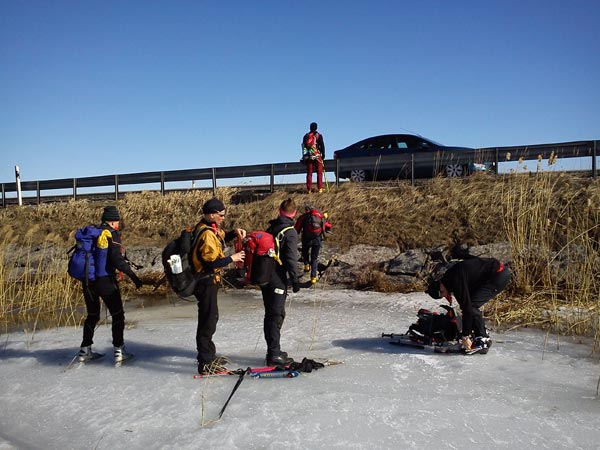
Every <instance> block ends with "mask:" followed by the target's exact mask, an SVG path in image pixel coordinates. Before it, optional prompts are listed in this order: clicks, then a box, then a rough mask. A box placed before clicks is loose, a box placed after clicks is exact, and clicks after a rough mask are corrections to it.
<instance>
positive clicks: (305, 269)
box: [304, 263, 310, 273]
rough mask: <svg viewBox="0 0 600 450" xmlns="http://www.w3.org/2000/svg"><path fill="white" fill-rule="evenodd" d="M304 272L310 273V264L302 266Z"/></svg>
mask: <svg viewBox="0 0 600 450" xmlns="http://www.w3.org/2000/svg"><path fill="white" fill-rule="evenodd" d="M306 272H310V264H308V263H306V264H304V273H306Z"/></svg>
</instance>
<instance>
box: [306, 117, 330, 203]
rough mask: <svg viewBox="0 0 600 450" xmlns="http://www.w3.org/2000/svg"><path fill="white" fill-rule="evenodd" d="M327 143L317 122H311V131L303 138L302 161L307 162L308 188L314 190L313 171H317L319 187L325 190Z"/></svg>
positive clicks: (320, 189)
mask: <svg viewBox="0 0 600 450" xmlns="http://www.w3.org/2000/svg"><path fill="white" fill-rule="evenodd" d="M324 160H325V143H324V141H323V135H322V134H321V133H319V132H318V131H317V123H316V122H312V123H311V124H310V131H309V132H308V133H306V134H305V135H304V137H303V138H302V159H301V160H300V161H301V162H302V163H304V164H306V190H307V191H308V192H309V193H310V192H312V179H313V172H317V188H318V190H319V192H323V169H324V167H325V166H324V163H323V161H324Z"/></svg>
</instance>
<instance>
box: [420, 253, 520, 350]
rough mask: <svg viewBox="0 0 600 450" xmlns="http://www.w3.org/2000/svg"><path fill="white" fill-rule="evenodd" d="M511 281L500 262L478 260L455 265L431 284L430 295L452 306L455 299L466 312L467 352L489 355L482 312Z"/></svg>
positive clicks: (464, 340) (464, 338)
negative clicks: (443, 299)
mask: <svg viewBox="0 0 600 450" xmlns="http://www.w3.org/2000/svg"><path fill="white" fill-rule="evenodd" d="M510 279H511V272H510V270H509V269H508V267H507V266H505V265H504V264H503V263H501V262H500V261H498V260H497V259H494V258H479V257H474V258H470V259H466V260H464V261H460V262H458V263H456V264H454V265H452V266H451V267H450V268H448V270H446V271H445V273H444V274H443V275H442V276H441V278H438V277H434V278H433V279H432V280H431V281H430V282H429V285H428V287H427V291H426V292H427V293H428V294H429V295H430V296H431V297H433V298H434V299H440V298H442V297H444V298H445V299H446V300H448V302H449V303H450V304H452V295H454V297H455V298H456V301H457V302H458V305H459V306H460V310H461V312H462V337H461V344H462V348H463V350H464V351H469V350H473V349H475V348H481V350H480V351H479V353H483V354H485V353H487V352H488V350H489V348H490V346H491V345H492V340H491V339H490V337H489V335H488V333H487V330H486V329H485V323H484V321H483V316H482V315H481V311H480V310H479V308H480V307H481V306H483V305H484V304H486V303H487V302H488V301H490V300H491V299H492V298H494V297H495V296H496V295H498V294H499V293H500V292H501V291H503V290H504V289H505V288H506V286H507V285H508V283H509V282H510Z"/></svg>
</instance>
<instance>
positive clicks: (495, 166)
mask: <svg viewBox="0 0 600 450" xmlns="http://www.w3.org/2000/svg"><path fill="white" fill-rule="evenodd" d="M494 159H495V161H494V172H495V173H496V175H498V166H499V165H500V161H499V160H500V150H498V147H496V156H495V158H494Z"/></svg>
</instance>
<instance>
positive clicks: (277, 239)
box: [274, 227, 294, 266]
mask: <svg viewBox="0 0 600 450" xmlns="http://www.w3.org/2000/svg"><path fill="white" fill-rule="evenodd" d="M291 229H294V227H285V228H283V229H282V230H281V231H279V233H277V236H275V257H274V258H275V261H277V263H278V264H279V265H280V266H281V265H282V264H283V263H282V262H281V258H280V257H279V250H280V248H281V245H280V242H283V240H284V239H285V232H286V231H288V230H291Z"/></svg>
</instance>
